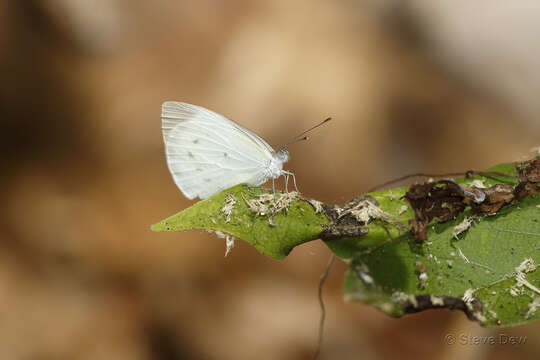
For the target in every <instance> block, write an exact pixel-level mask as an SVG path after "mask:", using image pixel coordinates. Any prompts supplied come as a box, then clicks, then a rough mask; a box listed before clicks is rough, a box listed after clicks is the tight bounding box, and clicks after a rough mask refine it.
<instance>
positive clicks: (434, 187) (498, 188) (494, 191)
mask: <svg viewBox="0 0 540 360" xmlns="http://www.w3.org/2000/svg"><path fill="white" fill-rule="evenodd" d="M516 168H517V171H518V175H519V183H518V185H516V187H512V186H511V185H508V184H495V185H493V186H490V187H486V186H485V185H484V184H483V182H481V181H480V180H475V181H473V182H472V184H471V186H470V187H462V186H460V185H458V184H457V183H456V182H455V181H453V180H439V181H435V182H428V183H423V184H415V185H412V186H411V187H410V188H409V190H408V191H407V193H406V194H405V200H406V201H407V202H409V204H411V207H412V208H413V210H414V219H413V220H411V221H410V224H411V226H412V228H411V232H412V234H413V235H414V237H415V238H416V239H418V240H421V241H427V225H428V224H429V223H430V222H431V221H432V220H437V221H439V222H445V221H448V220H452V219H455V218H456V217H457V216H458V215H459V214H460V213H461V212H463V211H464V210H465V208H466V207H467V206H470V207H471V209H472V211H473V213H474V214H475V215H477V216H480V217H482V216H489V215H494V214H496V213H497V212H498V211H499V210H500V209H501V208H502V207H503V206H504V205H506V204H511V203H513V202H515V201H521V200H522V199H523V198H524V197H526V196H534V195H536V194H538V193H540V158H535V159H532V160H529V161H526V162H523V163H521V164H516ZM469 220H470V219H468V218H465V220H464V221H463V222H462V223H461V224H459V225H458V226H456V227H455V228H454V233H453V235H454V237H457V235H458V234H460V233H461V232H463V231H465V230H467V229H468V227H469V226H470V225H471V224H470V223H469Z"/></svg>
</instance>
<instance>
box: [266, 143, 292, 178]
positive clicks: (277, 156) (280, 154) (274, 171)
mask: <svg viewBox="0 0 540 360" xmlns="http://www.w3.org/2000/svg"><path fill="white" fill-rule="evenodd" d="M287 161H289V152H288V151H287V150H286V149H279V150H278V151H277V152H275V153H273V154H272V159H270V162H269V163H268V167H267V168H266V169H267V171H268V175H269V177H271V178H273V179H276V178H277V177H279V176H281V175H282V174H283V164H284V163H286V162H287Z"/></svg>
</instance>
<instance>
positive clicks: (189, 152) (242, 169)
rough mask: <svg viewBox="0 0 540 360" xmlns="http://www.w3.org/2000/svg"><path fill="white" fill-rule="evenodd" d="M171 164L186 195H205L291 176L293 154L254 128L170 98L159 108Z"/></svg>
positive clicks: (177, 182) (176, 178)
mask: <svg viewBox="0 0 540 360" xmlns="http://www.w3.org/2000/svg"><path fill="white" fill-rule="evenodd" d="M161 110H162V111H161V120H162V122H163V126H162V129H163V140H164V141H165V152H166V155H167V165H168V166H169V170H170V172H171V174H172V177H173V179H174V182H175V183H176V185H177V186H178V188H179V189H180V191H182V193H183V194H184V195H185V196H186V197H187V198H188V199H193V198H195V197H197V196H198V197H199V198H201V199H205V198H207V197H209V196H212V195H214V194H215V193H217V192H219V191H221V190H224V189H227V188H229V187H231V186H234V185H237V184H241V183H248V184H251V185H255V186H258V185H261V184H263V183H265V182H266V181H267V180H269V179H272V184H273V181H274V179H277V178H278V177H280V176H282V175H283V176H285V179H286V183H287V182H288V177H289V176H292V177H293V180H294V185H295V187H296V179H295V177H294V174H293V173H292V172H289V171H286V170H283V164H284V163H286V162H287V161H288V160H289V152H288V151H287V150H286V149H285V148H282V149H279V150H278V151H277V152H276V151H274V149H272V147H271V146H270V145H268V143H267V142H266V141H264V140H263V139H262V138H261V137H260V136H258V135H257V134H255V133H254V132H252V131H250V130H248V129H246V128H245V127H243V126H241V125H239V124H237V123H235V122H234V121H232V120H229V119H227V118H226V117H224V116H222V115H219V114H216V113H215V112H213V111H210V110H208V109H205V108H203V107H201V106H196V105H191V104H186V103H182V102H176V101H166V102H164V103H163V105H162V108H161Z"/></svg>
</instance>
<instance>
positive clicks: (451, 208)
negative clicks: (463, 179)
mask: <svg viewBox="0 0 540 360" xmlns="http://www.w3.org/2000/svg"><path fill="white" fill-rule="evenodd" d="M464 198H465V194H464V191H463V189H462V188H461V186H459V185H458V184H457V183H456V182H454V181H452V180H440V181H436V182H432V183H424V184H415V185H412V186H411V187H410V188H409V191H407V193H406V194H405V200H406V201H408V202H409V204H411V207H412V208H413V210H414V219H413V220H411V221H410V223H411V225H412V229H411V231H412V233H413V235H414V236H415V237H416V238H417V239H419V240H422V241H426V240H427V224H428V223H429V222H430V221H431V220H433V219H436V220H438V221H447V220H451V219H455V218H456V217H457V216H458V214H459V213H461V212H462V211H463V210H464V209H465V206H466V205H465V204H464V202H463V199H464Z"/></svg>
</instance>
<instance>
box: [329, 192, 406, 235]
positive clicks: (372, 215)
mask: <svg viewBox="0 0 540 360" xmlns="http://www.w3.org/2000/svg"><path fill="white" fill-rule="evenodd" d="M323 208H324V213H325V214H326V217H327V218H328V220H329V221H330V222H331V224H332V225H331V226H328V227H327V228H326V229H325V230H324V232H323V233H322V237H323V238H325V237H335V236H362V235H365V234H367V233H368V231H369V230H368V228H367V225H368V224H369V223H370V222H372V221H374V220H381V221H383V222H385V223H388V224H391V225H394V226H396V227H398V228H399V229H401V230H407V227H406V226H405V225H404V224H403V223H401V222H399V221H394V220H393V219H392V216H391V215H390V214H388V213H387V212H385V211H383V210H382V209H381V208H380V207H379V204H378V203H377V200H375V199H374V198H373V197H371V196H359V197H356V198H354V199H352V200H351V201H349V202H348V203H346V204H345V205H344V206H338V205H333V206H330V205H324V204H323Z"/></svg>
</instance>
